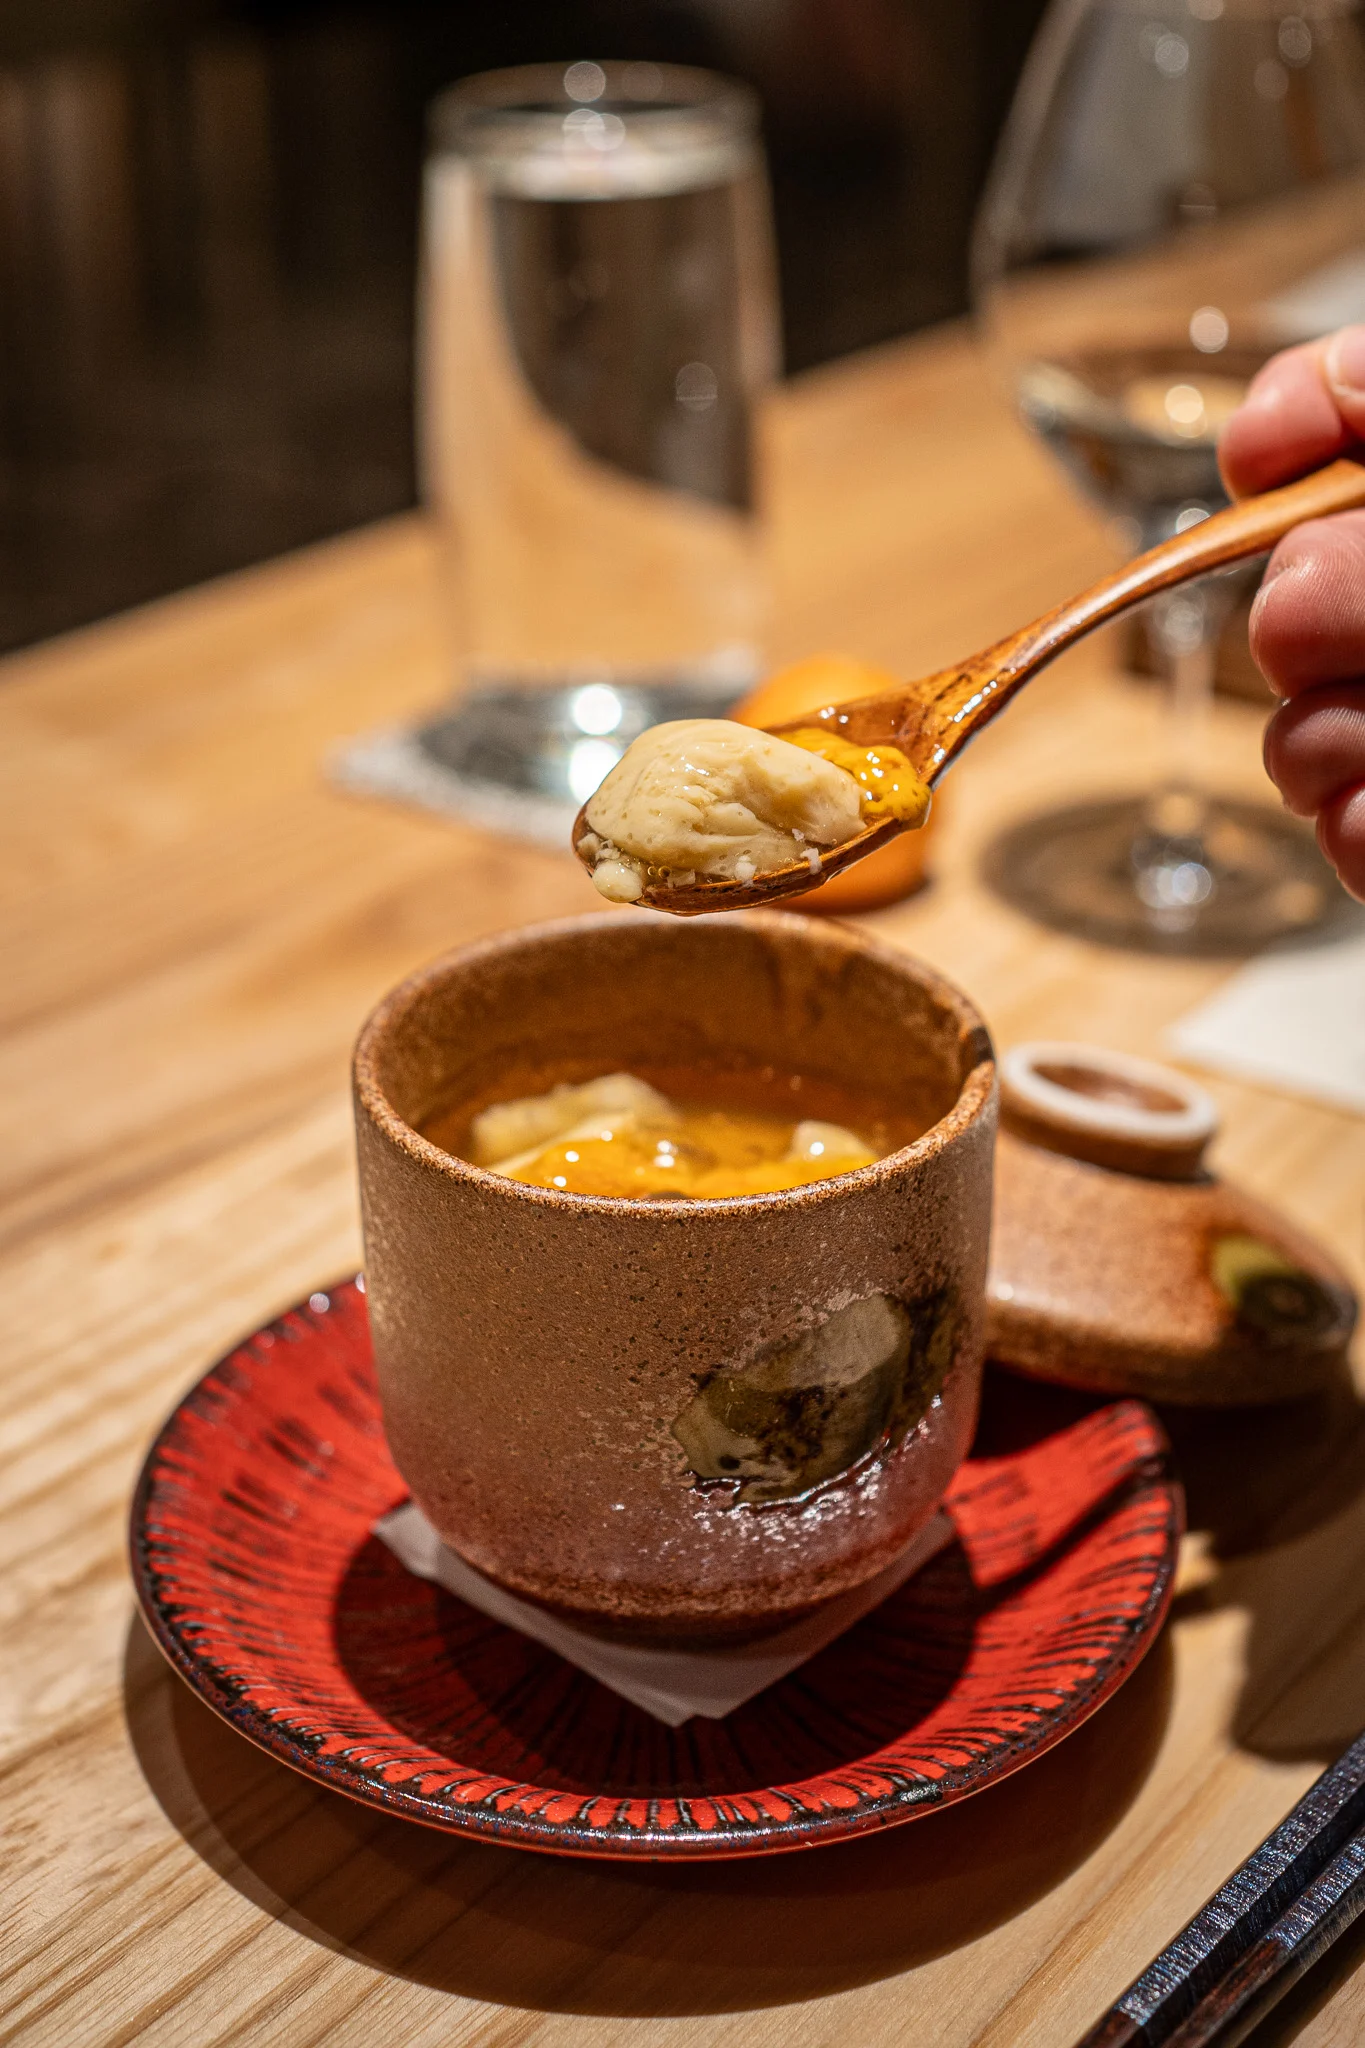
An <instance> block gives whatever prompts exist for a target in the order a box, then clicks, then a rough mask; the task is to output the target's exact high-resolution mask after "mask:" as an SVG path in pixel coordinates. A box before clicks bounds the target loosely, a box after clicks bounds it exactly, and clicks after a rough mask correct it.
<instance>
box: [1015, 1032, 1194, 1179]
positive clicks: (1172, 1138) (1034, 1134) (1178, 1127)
mask: <svg viewBox="0 0 1365 2048" xmlns="http://www.w3.org/2000/svg"><path fill="white" fill-rule="evenodd" d="M1000 1116H1001V1122H1002V1123H1003V1124H1004V1127H1005V1129H1006V1130H1007V1131H1011V1132H1013V1133H1014V1135H1015V1136H1016V1137H1019V1138H1023V1139H1026V1140H1027V1141H1028V1142H1029V1143H1030V1144H1034V1145H1042V1146H1044V1147H1045V1148H1046V1149H1047V1150H1048V1151H1050V1152H1063V1153H1066V1154H1067V1155H1068V1156H1069V1157H1070V1158H1072V1159H1084V1160H1088V1161H1089V1162H1090V1163H1091V1164H1092V1165H1094V1166H1109V1167H1113V1168H1115V1169H1117V1170H1118V1171H1119V1172H1123V1173H1142V1174H1148V1175H1150V1176H1152V1177H1153V1178H1155V1179H1159V1180H1193V1179H1194V1178H1195V1176H1196V1175H1197V1174H1198V1173H1199V1171H1200V1167H1201V1164H1202V1162H1203V1157H1204V1148H1205V1147H1206V1146H1207V1144H1208V1142H1209V1140H1210V1138H1212V1137H1213V1135H1214V1133H1215V1132H1216V1130H1217V1129H1218V1111H1217V1109H1216V1107H1215V1105H1214V1102H1213V1098H1212V1096H1210V1095H1208V1094H1206V1093H1205V1091H1204V1090H1203V1089H1202V1088H1199V1087H1196V1085H1195V1083H1194V1082H1193V1081H1188V1080H1186V1078H1185V1076H1184V1075H1183V1074H1178V1073H1176V1072H1174V1070H1173V1069H1172V1068H1170V1067H1160V1066H1157V1065H1156V1064H1155V1063H1154V1062H1153V1061H1151V1060H1140V1059H1134V1058H1133V1057H1132V1055H1131V1054H1129V1053H1122V1052H1110V1051H1107V1050H1106V1049H1105V1048H1103V1047H1101V1046H1096V1045H1080V1044H1074V1043H1070V1042H1068V1041H1067V1040H1065V1039H1034V1040H1032V1041H1031V1042H1030V1043H1028V1044H1027V1045H1016V1046H1015V1047H1014V1048H1013V1050H1012V1051H1010V1052H1007V1053H1006V1054H1005V1056H1004V1058H1003V1059H1002V1060H1001V1062H1000Z"/></svg>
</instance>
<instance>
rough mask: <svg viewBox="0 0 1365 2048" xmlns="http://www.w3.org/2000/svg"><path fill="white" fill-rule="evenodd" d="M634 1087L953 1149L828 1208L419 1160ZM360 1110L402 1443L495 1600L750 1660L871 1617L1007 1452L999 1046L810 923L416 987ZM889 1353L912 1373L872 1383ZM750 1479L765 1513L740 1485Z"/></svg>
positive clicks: (822, 1189)
mask: <svg viewBox="0 0 1365 2048" xmlns="http://www.w3.org/2000/svg"><path fill="white" fill-rule="evenodd" d="M632 1065H650V1066H692V1067H702V1068H706V1067H710V1068H717V1067H719V1068H722V1069H724V1068H750V1069H752V1068H754V1067H761V1066H764V1065H772V1066H774V1067H777V1068H779V1069H785V1070H787V1071H790V1072H797V1073H802V1074H805V1075H808V1076H812V1077H821V1078H823V1079H825V1080H829V1081H834V1082H838V1083H840V1084H842V1085H844V1086H852V1087H855V1088H857V1089H858V1090H860V1091H862V1092H863V1093H865V1094H873V1095H876V1096H877V1097H878V1098H879V1099H881V1100H882V1101H884V1102H886V1103H887V1104H889V1105H891V1106H892V1107H894V1108H896V1109H898V1110H900V1111H902V1112H904V1113H906V1114H909V1115H912V1116H914V1117H915V1118H916V1120H917V1123H918V1125H919V1127H920V1128H922V1129H923V1131H924V1135H923V1136H922V1137H920V1138H919V1139H918V1140H917V1141H916V1142H915V1143H913V1144H911V1145H908V1146H907V1147H905V1148H904V1149H903V1150H901V1151H898V1152H895V1153H893V1154H892V1155H891V1156H890V1157H888V1158H885V1159H882V1160H879V1161H878V1162H877V1163H876V1164H875V1165H872V1166H867V1167H863V1168H861V1169H859V1170H858V1171H856V1172H853V1173H847V1174H843V1175H840V1176H839V1177H838V1178H836V1179H831V1180H827V1181H822V1182H817V1183H816V1184H814V1185H812V1186H808V1187H803V1188H798V1189H794V1190H791V1191H787V1192H783V1193H779V1194H771V1195H758V1196H745V1197H743V1198H739V1199H734V1200H729V1201H720V1202H679V1201H673V1202H669V1201H664V1200H648V1201H621V1200H609V1199H606V1198H603V1197H596V1196H584V1195H574V1194H564V1193H558V1192H555V1191H551V1190H544V1189H540V1188H532V1187H529V1186H525V1185H523V1184H522V1183H520V1182H516V1181H512V1180H508V1179H506V1178H504V1177H503V1176H501V1175H499V1174H495V1173H490V1172H485V1171H483V1170H482V1169H480V1168H478V1167H476V1166H472V1165H469V1164H467V1163H466V1162H465V1161H464V1160H462V1159H457V1158H454V1157H452V1156H451V1155H450V1154H449V1153H447V1152H444V1151H442V1150H440V1149H439V1148H438V1147H437V1146H435V1145H433V1144H431V1143H429V1142H428V1141H427V1140H426V1139H425V1138H423V1137H421V1136H420V1135H419V1134H418V1130H417V1128H416V1127H417V1126H418V1125H421V1124H423V1123H426V1122H428V1121H429V1120H430V1119H431V1118H432V1117H433V1116H434V1115H436V1114H438V1113H444V1112H445V1111H446V1110H448V1109H449V1108H450V1107H452V1106H453V1105H467V1106H468V1108H469V1109H470V1111H471V1113H472V1112H474V1111H477V1110H478V1109H479V1108H481V1107H482V1106H484V1105H485V1104H487V1103H489V1102H493V1101H503V1100H507V1099H509V1098H511V1097H514V1096H517V1095H522V1094H527V1093H532V1092H536V1091H538V1090H540V1089H542V1088H545V1087H548V1086H550V1085H551V1084H552V1083H553V1082H555V1081H561V1080H570V1081H577V1080H584V1079H588V1078H590V1077H592V1076H596V1075H598V1074H602V1073H607V1072H613V1071H617V1070H620V1069H629V1068H631V1066H632ZM355 1103H356V1124H357V1131H358V1140H359V1153H360V1185H361V1196H362V1204H363V1211H364V1224H365V1269H366V1279H367V1286H368V1298H369V1307H370V1319H371V1324H372V1328H373V1333H374V1348H375V1357H376V1361H377V1365H378V1372H379V1386H380V1392H381V1396H382V1399H383V1406H384V1421H385V1428H386V1430H387V1432H388V1438H389V1443H390V1446H391V1448H392V1451H393V1455H394V1458H395V1460H396V1462H397V1464H398V1467H399V1470H400V1471H401V1472H402V1474H403V1476H404V1478H405V1479H406V1481H407V1483H408V1485H409V1486H410V1487H411V1489H412V1492H413V1495H414V1497H415V1498H416V1499H417V1501H418V1502H419V1503H420V1505H421V1506H422V1508H423V1509H424V1510H425V1512H426V1514H427V1516H428V1518H429V1519H430V1520H431V1521H432V1522H433V1523H434V1525H435V1526H436V1528H437V1529H438V1530H439V1531H440V1533H441V1535H442V1536H443V1537H444V1539H445V1541H446V1542H447V1543H448V1544H449V1545H450V1546H451V1547H452V1548H453V1549H454V1550H456V1551H457V1552H458V1553H459V1554H460V1555H461V1556H462V1557H464V1558H466V1559H467V1560H468V1561H469V1562H470V1563H471V1564H473V1565H475V1566H476V1567H477V1568H478V1569H479V1570H480V1571H482V1572H484V1573H486V1574H487V1576H488V1577H489V1578H491V1579H494V1580H496V1581H497V1582H498V1583H499V1584H501V1585H503V1586H505V1587H507V1588H509V1589H510V1590H511V1591H513V1592H515V1593H518V1594H520V1595H522V1596H523V1597H525V1598H529V1599H532V1600H535V1601H538V1602H540V1603H541V1604H542V1605H543V1606H545V1607H547V1608H550V1609H552V1610H553V1611H555V1612H557V1613H559V1614H562V1615H565V1616H567V1617H569V1618H571V1619H573V1620H576V1621H578V1622H581V1623H584V1624H587V1625H588V1626H593V1627H597V1628H600V1629H605V1630H608V1631H610V1632H613V1633H619V1634H625V1635H630V1636H634V1637H637V1638H642V1639H647V1638H654V1639H662V1640H671V1641H676V1642H706V1641H723V1640H727V1639H737V1638H741V1637H744V1636H753V1635H758V1634H763V1633H766V1632H767V1631H769V1630H771V1629H775V1628H779V1627H781V1626H783V1625H784V1624H785V1623H787V1622H789V1621H792V1620H794V1619H796V1618H797V1617H798V1616H800V1615H803V1614H806V1613H808V1612H811V1611H812V1610H814V1609H816V1608H818V1607H820V1606H821V1605H823V1604H824V1603H825V1602H826V1601H828V1600H831V1599H833V1598H836V1597H837V1596H839V1595H841V1594H844V1593H846V1592H848V1591H850V1590H851V1589H853V1588H855V1587H857V1586H859V1585H861V1584H863V1583H864V1582H866V1581H867V1580H868V1579H870V1578H872V1577H873V1576H874V1575H875V1574H876V1573H877V1572H879V1571H881V1570H882V1569H883V1568H884V1567H885V1566H886V1565H887V1564H889V1563H890V1562H892V1561H893V1560H894V1558H895V1557H896V1556H897V1555H898V1554H899V1552H900V1551H901V1549H902V1548H903V1546H904V1545H905V1544H906V1542H907V1541H908V1540H909V1538H910V1537H911V1536H912V1535H913V1534H914V1533H915V1531H916V1530H917V1529H918V1528H919V1527H920V1526H921V1525H922V1524H923V1523H924V1522H925V1521H926V1520H927V1519H928V1517H929V1516H930V1514H931V1513H932V1512H933V1510H934V1508H935V1506H936V1504H937V1503H938V1501H939V1500H940V1498H941V1497H942V1494H943V1492H944V1489H945V1487H946V1486H947V1484H948V1481H949V1480H950V1478H951V1477H952V1474H953V1472H954V1471H955V1469H956V1468H957V1465H958V1464H959V1462H960V1461H961V1459H962V1457H963V1456H964V1454H965V1452H966V1450H967V1447H968V1444H969V1442H970V1439H971V1435H972V1430H973V1427H974V1423H975V1417H976V1408H977V1398H978V1391H979V1383H980V1369H981V1355H982V1345H983V1327H984V1283H985V1273H986V1255H987V1240H988V1234H989V1228H990V1207H991V1159H992V1148H993V1143H994V1137H995V1114H996V1101H995V1066H994V1060H993V1056H992V1052H991V1045H990V1040H989V1038H988V1036H987V1033H986V1030H985V1027H984V1026H983V1024H982V1022H981V1020H980V1018H979V1017H978V1016H977V1014H976V1012H975V1010H973V1008H972V1007H971V1005H970V1004H969V1003H968V1002H967V1001H966V1000H965V999H964V998H963V997H962V996H961V995H960V994H958V992H957V991H956V990H955V989H953V988H951V987H950V986H949V985H948V984H947V983H946V982H943V981H941V980H940V979H939V978H938V976H937V975H935V974H933V973H932V972H931V971H930V970H929V969H927V968H925V967H923V966H921V965H919V964H918V963H917V962H915V961H913V960H909V959H907V958H905V957H904V956H902V955H900V954H898V953H895V952H891V951H888V950H886V949H884V948H882V947H879V946H876V945H873V944H871V943H870V942H868V941H867V940H865V939H864V938H862V937H861V936H860V935H858V934H857V933H855V932H853V931H850V930H847V929H844V928H841V927H838V926H822V925H817V924H816V923H814V921H812V920H807V919H801V918H793V917H792V916H790V915H789V914H781V913H777V914H775V913H748V914H744V915H731V916H728V917H723V918H719V917H718V918H697V919H693V920H689V921H687V922H683V921H681V920H677V919H673V918H663V917H653V916H649V915H646V914H642V913H638V912H634V913H631V914H630V915H629V916H626V915H623V914H621V913H619V912H618V913H607V914H606V915H604V916H597V917H587V918H582V919H577V920H574V921H571V922H565V923H560V924H552V925H545V926H542V927H540V928H538V929H534V930H529V931H520V932H516V933H513V934H511V935H509V936H507V937H505V938H499V939H494V940H490V941H488V942H486V943H484V944H481V945H477V946H473V947H470V948H469V949H467V950H466V951H463V952H460V953H455V954H452V955H450V956H449V957H447V958H446V959H443V960H439V961H437V962H436V963H435V965H434V966H431V967H428V968H426V969H425V970H424V971H423V972H421V973H419V974H416V975H414V976H413V977H412V979H411V980H409V981H406V982H404V983H403V984H402V986H401V987H399V988H398V989H396V990H395V991H394V992H393V994H392V995H390V996H389V997H388V998H387V999H386V1001H385V1002H383V1003H382V1004H381V1005H380V1007H379V1009H378V1010H376V1011H375V1013H374V1015H373V1016H372V1017H371V1018H370V1020H369V1022H368V1023H367V1024H366V1026H365V1028H364V1030H363V1031H362V1033H361V1036H360V1041H359V1044H358V1046H357V1049H356V1057H355ZM876 1297H881V1300H880V1301H877V1300H876V1299H875V1298H876ZM841 1316H842V1317H843V1321H842V1322H840V1323H839V1324H838V1325H837V1326H836V1325H835V1319H836V1318H838V1317H841ZM836 1327H837V1329H838V1330H840V1331H843V1332H844V1333H845V1334H844V1337H843V1338H842V1339H841V1340H840V1342H839V1343H835V1342H834V1340H833V1338H832V1336H831V1330H832V1329H834V1328H836ZM868 1331H871V1332H872V1337H873V1339H874V1348H875V1344H876V1343H881V1344H882V1352H883V1353H885V1355H880V1354H879V1356H878V1359H877V1360H876V1361H875V1362H874V1368H875V1369H874V1368H873V1367H869V1369H868V1371H867V1372H866V1373H864V1374H863V1376H862V1377H861V1378H860V1377H858V1374H859V1373H860V1372H862V1370H863V1368H862V1364H861V1362H860V1361H861V1359H862V1356H863V1354H862V1353H860V1352H859V1351H858V1350H857V1343H860V1342H862V1341H864V1338H865V1337H866V1334H867V1332H868ZM897 1331H898V1332H899V1333H900V1335H899V1337H898V1338H897V1337H895V1335H894V1332H897ZM822 1332H823V1333H824V1334H823V1335H822V1334H821V1333H822ZM888 1332H891V1333H892V1341H891V1343H890V1346H889V1348H888V1346H887V1345H886V1344H885V1343H882V1338H883V1336H885V1334H886V1333H888ZM860 1333H861V1334H860ZM855 1339H856V1340H857V1341H856V1342H855ZM869 1355H870V1354H869ZM816 1356H818V1357H819V1358H822V1359H823V1360H824V1363H823V1365H821V1364H818V1363H817V1364H816V1365H815V1366H811V1365H810V1364H809V1360H810V1359H811V1358H812V1357H816ZM850 1358H852V1359H853V1364H852V1365H850V1364H849V1363H848V1361H849V1359H850ZM803 1360H805V1361H807V1363H806V1364H804V1365H803V1364H802V1361H803ZM831 1360H832V1361H833V1362H832V1363H831ZM803 1374H804V1375H805V1378H806V1379H811V1378H814V1379H815V1380H817V1381H820V1382H821V1384H819V1385H817V1386H815V1387H813V1388H812V1387H810V1386H807V1385H806V1384H804V1381H803ZM841 1375H842V1377H841ZM822 1432H824V1434H823V1435H822ZM831 1443H832V1444H833V1445H834V1449H833V1452H831V1450H830V1445H831ZM717 1445H719V1447H720V1448H719V1451H718V1450H717ZM730 1445H738V1446H739V1453H740V1454H739V1456H737V1457H736V1456H732V1457H730V1458H729V1460H728V1465H729V1467H733V1468H734V1470H735V1471H736V1472H737V1473H740V1475H741V1478H742V1473H743V1472H748V1473H749V1474H750V1475H752V1474H753V1473H758V1474H759V1478H758V1479H754V1478H753V1477H752V1476H750V1478H749V1479H748V1480H747V1481H746V1482H744V1483H741V1478H733V1477H727V1476H726V1463H727V1461H726V1459H725V1457H724V1455H723V1453H724V1451H725V1449H726V1447H727V1446H730ZM685 1446H688V1447H690V1449H689V1448H687V1447H685ZM845 1452H847V1454H848V1456H847V1462H846V1463H845V1465H844V1469H841V1470H837V1471H833V1472H831V1471H830V1470H829V1465H830V1461H831V1456H832V1457H833V1459H834V1462H835V1463H836V1464H837V1463H838V1462H839V1460H840V1458H841V1457H843V1456H844V1453H845ZM717 1460H719V1462H717ZM803 1460H804V1461H805V1462H804V1463H803V1462H802V1461H803ZM702 1466H704V1467H706V1471H705V1472H704V1473H701V1472H699V1470H698V1467H702ZM765 1475H766V1476H765ZM773 1475H776V1478H774V1476H773ZM810 1475H813V1483H812V1484H810V1485H809V1486H805V1485H803V1483H802V1482H803V1478H804V1477H805V1476H810ZM784 1487H785V1494H784V1492H783V1489H784ZM775 1496H776V1497H775Z"/></svg>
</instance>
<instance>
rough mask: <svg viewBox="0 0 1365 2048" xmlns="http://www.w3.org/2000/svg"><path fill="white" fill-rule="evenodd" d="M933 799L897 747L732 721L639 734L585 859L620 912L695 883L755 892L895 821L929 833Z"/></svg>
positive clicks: (695, 721) (590, 810)
mask: <svg viewBox="0 0 1365 2048" xmlns="http://www.w3.org/2000/svg"><path fill="white" fill-rule="evenodd" d="M928 812H929V792H928V790H927V789H926V788H925V786H924V784H923V783H922V782H921V781H920V779H919V777H918V776H917V775H916V774H915V771H914V769H913V767H912V766H911V764H910V762H909V761H908V760H907V759H906V757H905V755H904V754H902V753H901V752H900V751H899V750H898V749H897V748H895V747H876V748H866V747H857V746H854V745H853V744H852V743H851V742H849V741H847V740H843V739H840V738H839V737H838V736H837V735H836V734H833V733H828V732H825V731H824V730H823V729H822V728H820V727H814V726H813V727H810V728H807V729H803V730H801V731H798V732H795V733H793V734H792V735H791V736H790V737H789V738H783V739H779V738H777V737H775V736H774V735H773V734H771V733H765V732H756V731H754V730H753V729H751V728H750V727H747V726H742V725H739V724H737V723H735V722H734V721H733V720H731V719H724V718H688V719H676V720H673V721H671V722H670V723H668V724H665V725H656V726H653V727H651V728H650V730H649V731H648V732H645V733H642V734H641V735H640V737H639V739H637V740H636V741H635V742H634V743H633V745H632V746H631V747H629V748H628V749H627V751H626V753H625V754H624V755H623V757H622V758H621V760H620V761H618V762H617V764H616V766H615V767H614V768H613V769H612V771H611V773H610V774H609V775H608V776H607V778H606V780H605V781H604V782H603V784H602V786H601V788H600V789H599V790H598V791H597V793H596V795H595V796H594V797H592V799H591V800H590V802H589V803H588V806H587V824H588V827H589V830H588V833H587V834H586V835H585V837H584V838H583V839H582V840H580V841H579V849H578V850H579V852H580V854H582V855H583V856H584V857H585V858H587V859H589V860H591V862H592V864H593V882H594V884H595V886H596V887H597V889H598V890H599V891H600V892H601V894H602V895H604V896H606V897H609V898H610V899H611V900H612V901H614V902H618V903H634V902H638V900H639V899H640V897H641V896H643V895H644V894H645V891H646V889H647V888H668V887H669V886H671V885H672V886H677V885H686V884H688V883H691V882H694V881H696V880H697V878H698V877H703V878H706V879H708V880H719V881H732V882H751V881H753V879H754V878H755V876H756V875H765V874H771V873H772V872H773V871H774V870H776V869H778V868H789V867H793V866H795V865H796V864H797V863H798V862H800V861H803V860H804V861H805V862H807V864H808V865H809V867H810V870H811V873H812V875H818V874H819V872H820V849H821V848H823V847H833V846H842V845H843V844H844V842H845V841H846V840H849V839H852V838H853V837H854V836H855V835H856V834H857V833H859V832H861V831H862V830H863V828H864V827H865V826H867V825H871V824H875V823H878V822H880V820H881V819H883V818H888V817H894V818H899V819H901V820H903V821H904V822H905V823H907V824H910V825H918V824H922V823H923V821H924V819H925V818H926V817H927V816H928Z"/></svg>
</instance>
